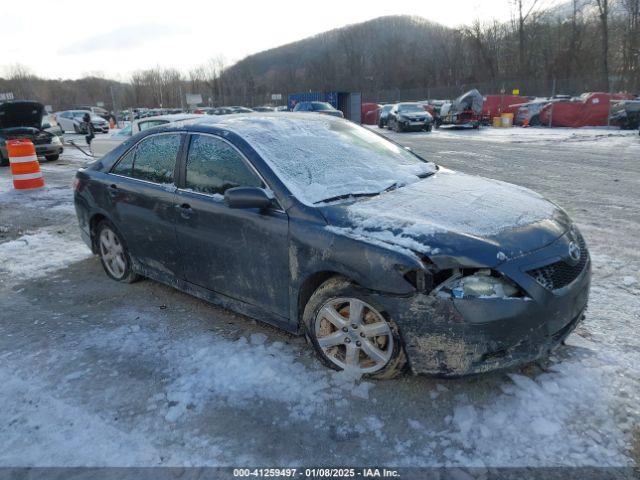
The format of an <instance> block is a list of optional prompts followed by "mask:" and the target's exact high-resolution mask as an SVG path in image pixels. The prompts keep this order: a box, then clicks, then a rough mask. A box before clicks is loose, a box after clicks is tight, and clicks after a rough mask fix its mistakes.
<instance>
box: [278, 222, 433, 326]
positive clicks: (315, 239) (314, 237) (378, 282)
mask: <svg viewBox="0 0 640 480" xmlns="http://www.w3.org/2000/svg"><path fill="white" fill-rule="evenodd" d="M289 235H290V241H289V265H290V269H291V294H292V295H291V298H292V301H291V305H292V312H291V318H292V319H295V318H298V315H299V312H298V304H297V302H296V301H294V300H293V299H297V298H298V295H299V293H300V290H301V288H302V286H303V285H304V283H305V281H306V280H307V279H308V278H310V277H312V276H313V275H315V274H317V273H318V272H334V273H336V274H341V275H344V276H345V277H347V278H349V279H351V280H353V281H354V282H356V283H357V284H358V285H360V286H361V287H363V288H366V289H369V290H373V291H376V292H383V293H387V294H392V295H409V294H411V293H414V292H415V288H414V287H413V285H411V284H410V283H409V282H408V281H407V280H406V279H405V278H404V273H406V272H408V271H411V270H416V269H424V265H423V264H422V262H421V261H420V259H419V258H418V257H417V256H416V255H415V254H414V253H413V252H411V251H410V250H407V249H404V248H401V247H395V246H392V245H389V244H386V243H384V242H378V241H375V240H371V239H367V238H365V237H358V236H354V235H349V234H347V233H346V232H342V231H340V230H339V229H334V228H331V227H326V226H322V225H318V224H310V223H309V222H306V221H296V220H291V222H290V225H289Z"/></svg>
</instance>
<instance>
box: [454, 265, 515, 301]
mask: <svg viewBox="0 0 640 480" xmlns="http://www.w3.org/2000/svg"><path fill="white" fill-rule="evenodd" d="M447 290H449V291H450V292H451V296H452V297H453V298H505V297H518V296H520V290H519V289H518V288H517V287H516V286H515V285H513V284H512V283H511V282H509V281H508V280H506V279H504V278H499V277H494V276H491V273H490V272H489V271H488V270H481V271H479V272H477V273H474V274H473V275H469V276H467V277H462V278H458V279H455V280H454V281H452V283H451V284H449V285H447Z"/></svg>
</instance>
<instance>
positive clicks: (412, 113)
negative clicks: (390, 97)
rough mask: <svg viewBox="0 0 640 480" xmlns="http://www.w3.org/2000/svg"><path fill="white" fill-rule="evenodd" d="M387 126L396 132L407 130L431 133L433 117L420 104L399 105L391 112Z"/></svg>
mask: <svg viewBox="0 0 640 480" xmlns="http://www.w3.org/2000/svg"><path fill="white" fill-rule="evenodd" d="M387 126H388V127H389V129H390V130H391V129H393V130H395V131H396V132H404V131H407V130H413V131H420V130H426V131H427V132H430V131H431V129H432V128H433V117H432V116H431V114H430V113H429V112H427V111H426V110H425V109H424V107H423V106H422V104H420V103H416V102H411V103H398V104H396V105H394V106H393V107H392V108H391V110H389V114H388V119H387Z"/></svg>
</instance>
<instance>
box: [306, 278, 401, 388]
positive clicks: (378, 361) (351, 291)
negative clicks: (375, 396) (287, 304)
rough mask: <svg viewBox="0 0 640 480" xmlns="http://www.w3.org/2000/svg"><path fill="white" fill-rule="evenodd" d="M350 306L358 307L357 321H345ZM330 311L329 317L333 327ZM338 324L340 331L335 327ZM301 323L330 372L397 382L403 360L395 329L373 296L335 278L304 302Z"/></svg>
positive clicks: (354, 285) (345, 280)
mask: <svg viewBox="0 0 640 480" xmlns="http://www.w3.org/2000/svg"><path fill="white" fill-rule="evenodd" d="M352 305H359V306H360V307H359V308H360V310H359V311H360V312H361V315H359V318H357V319H350V318H348V317H345V316H344V315H345V312H348V313H347V315H349V314H350V312H351V306H352ZM332 309H333V310H332ZM329 312H333V315H330V316H331V318H332V319H333V320H332V321H331V322H329V321H328V320H327V318H328V317H327V314H328V313H329ZM336 315H337V316H336ZM342 320H344V326H343V327H340V328H339V327H338V326H337V325H336V324H335V323H333V322H334V321H335V322H338V323H339V324H340V322H342ZM302 321H303V327H304V330H305V334H306V337H307V340H308V341H309V343H311V345H312V346H313V348H314V350H315V352H316V354H317V355H318V358H319V359H320V361H321V362H322V363H323V364H324V365H326V366H327V367H329V368H332V369H334V370H344V369H345V368H353V369H354V373H357V374H358V375H362V376H366V377H368V378H376V379H390V378H395V377H397V376H399V375H401V374H402V373H403V371H404V369H405V366H406V364H407V357H406V354H405V352H404V348H403V347H402V342H401V337H400V333H399V331H398V327H397V325H396V324H395V322H393V320H392V319H391V318H390V317H389V315H388V314H386V312H384V309H383V308H381V306H380V305H378V303H377V301H376V300H375V298H374V297H373V296H371V295H370V294H369V293H368V292H367V291H366V290H365V289H362V288H360V287H359V286H358V285H356V284H355V283H353V282H351V281H349V280H348V279H347V278H345V277H342V276H335V277H332V278H330V279H329V280H327V281H326V282H324V283H323V284H322V285H320V287H319V288H318V289H317V290H316V291H315V292H314V293H313V295H311V298H310V299H309V301H308V302H307V305H306V306H305V309H304V313H303V316H302ZM374 325H375V327H374ZM345 328H346V329H347V332H346V333H344V329H345ZM343 335H344V338H342V337H343ZM334 342H337V343H335V344H333V343H334ZM349 352H350V355H349V356H348V354H349ZM354 352H355V353H354ZM368 352H369V353H371V354H372V355H371V356H370V355H369V353H368Z"/></svg>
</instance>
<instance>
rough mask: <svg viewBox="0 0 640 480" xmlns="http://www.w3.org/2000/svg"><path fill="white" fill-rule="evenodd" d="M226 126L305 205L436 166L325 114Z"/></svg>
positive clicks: (394, 182)
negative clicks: (245, 142) (249, 147)
mask: <svg viewBox="0 0 640 480" xmlns="http://www.w3.org/2000/svg"><path fill="white" fill-rule="evenodd" d="M306 117H308V118H306ZM225 126H226V127H228V128H229V129H230V130H233V131H235V132H236V133H238V134H239V135H241V136H242V137H243V138H244V139H245V140H246V141H247V142H249V144H250V145H251V146H252V147H253V148H254V149H255V150H256V151H257V152H258V153H259V154H260V156H262V158H263V159H264V160H265V161H266V162H267V163H268V164H269V165H270V166H271V168H272V169H273V170H274V171H275V172H276V173H277V174H278V176H279V177H280V178H281V179H282V181H283V182H284V183H285V184H286V185H287V187H288V188H289V190H291V193H293V194H294V195H295V196H296V197H297V198H298V199H300V200H301V201H303V202H305V203H307V204H313V203H317V202H320V201H322V200H326V199H328V198H333V197H339V196H346V195H358V194H360V195H362V194H370V193H378V192H381V191H383V190H385V189H387V188H389V187H391V186H401V185H407V184H410V183H413V182H415V181H417V180H419V176H424V175H428V174H430V173H432V172H434V171H435V168H436V167H435V165H434V164H432V163H426V162H424V161H422V160H420V159H419V158H418V157H416V156H415V155H413V154H412V153H410V152H408V151H406V150H405V149H404V148H402V147H400V146H398V145H395V144H394V143H391V142H389V141H387V140H385V139H384V138H382V137H380V136H379V135H376V134H375V133H372V132H369V131H368V130H366V129H364V128H362V127H359V126H357V125H355V124H352V123H350V122H347V121H346V120H341V119H336V118H332V117H328V116H321V115H313V114H306V115H305V118H300V116H293V115H282V117H278V118H275V117H257V116H252V117H251V118H239V119H234V120H230V121H228V122H227V123H226V125H225Z"/></svg>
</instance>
